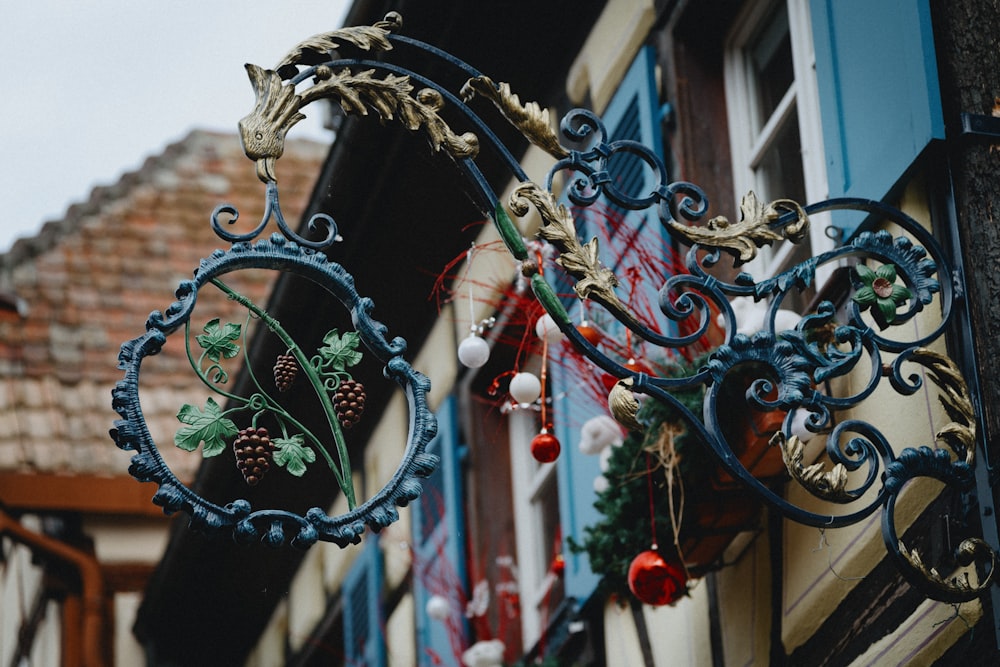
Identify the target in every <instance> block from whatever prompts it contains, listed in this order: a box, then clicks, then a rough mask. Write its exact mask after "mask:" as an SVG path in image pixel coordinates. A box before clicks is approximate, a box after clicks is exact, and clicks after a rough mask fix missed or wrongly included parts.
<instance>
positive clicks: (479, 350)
mask: <svg viewBox="0 0 1000 667" xmlns="http://www.w3.org/2000/svg"><path fill="white" fill-rule="evenodd" d="M458 360H459V361H461V362H462V365H463V366H465V367H466V368H482V367H483V366H484V365H486V362H487V361H489V360H490V344H489V343H487V342H486V341H485V340H483V339H482V338H480V337H479V336H477V335H476V334H469V336H468V338H466V339H465V340H463V341H462V342H461V343H459V345H458Z"/></svg>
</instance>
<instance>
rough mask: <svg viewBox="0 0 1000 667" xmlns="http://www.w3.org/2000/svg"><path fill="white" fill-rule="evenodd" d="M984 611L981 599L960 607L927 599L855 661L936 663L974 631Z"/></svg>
mask: <svg viewBox="0 0 1000 667" xmlns="http://www.w3.org/2000/svg"><path fill="white" fill-rule="evenodd" d="M982 615H983V608H982V605H980V604H979V601H978V600H974V601H972V602H968V603H966V604H963V605H960V606H959V608H958V609H955V608H954V607H953V606H951V605H948V604H944V603H942V602H935V601H934V600H925V601H924V602H923V604H921V605H920V606H919V607H917V610H916V611H915V612H914V613H913V614H912V615H911V616H910V617H909V618H907V619H906V620H905V621H903V622H902V623H901V624H900V625H899V627H898V628H896V630H895V632H893V633H892V634H889V635H886V636H885V637H883V638H882V639H881V640H879V641H877V642H876V643H874V644H872V646H871V648H869V649H868V650H867V651H865V653H864V654H862V655H861V656H859V657H858V658H857V660H855V661H854V662H852V663H851V664H852V665H857V666H858V667H861V666H864V667H890V666H892V667H897V666H898V667H904V666H905V667H916V666H917V665H933V664H935V663H936V661H937V660H938V659H939V658H940V657H941V656H942V655H944V654H945V652H946V651H947V650H948V649H949V648H951V647H952V646H954V645H955V643H956V642H957V641H959V640H960V639H961V638H962V637H963V635H966V634H967V633H969V632H971V631H972V627H973V626H974V625H976V623H978V622H979V620H980V619H981V618H982Z"/></svg>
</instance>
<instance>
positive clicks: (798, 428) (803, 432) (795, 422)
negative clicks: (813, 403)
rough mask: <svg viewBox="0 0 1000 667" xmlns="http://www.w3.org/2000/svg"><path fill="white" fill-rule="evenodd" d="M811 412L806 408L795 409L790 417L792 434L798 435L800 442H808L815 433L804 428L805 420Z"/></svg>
mask: <svg viewBox="0 0 1000 667" xmlns="http://www.w3.org/2000/svg"><path fill="white" fill-rule="evenodd" d="M811 414H812V413H811V412H809V411H808V410H796V411H795V416H794V417H792V435H795V436H798V438H799V440H801V441H802V442H809V441H810V440H812V439H813V438H814V437H815V436H816V434H815V433H813V432H812V431H810V430H809V429H807V428H806V420H807V419H809V415H811Z"/></svg>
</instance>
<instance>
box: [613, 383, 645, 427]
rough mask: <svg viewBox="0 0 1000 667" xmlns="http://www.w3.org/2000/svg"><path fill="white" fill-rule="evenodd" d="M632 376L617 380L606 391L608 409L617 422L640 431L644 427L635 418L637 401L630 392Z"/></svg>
mask: <svg viewBox="0 0 1000 667" xmlns="http://www.w3.org/2000/svg"><path fill="white" fill-rule="evenodd" d="M632 385H633V382H632V378H630V377H629V378H623V379H621V380H618V382H616V383H615V385H614V386H613V387H611V391H610V392H609V393H608V410H610V411H611V416H612V417H614V418H615V421H617V422H618V423H619V424H621V425H622V426H624V427H625V428H627V429H629V430H630V431H641V430H643V429H644V428H645V427H644V426H643V425H642V424H640V423H639V420H638V419H636V414H637V413H638V412H639V401H637V400H636V398H635V395H634V394H633V393H632Z"/></svg>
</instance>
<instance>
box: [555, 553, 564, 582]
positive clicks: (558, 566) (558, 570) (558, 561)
mask: <svg viewBox="0 0 1000 667" xmlns="http://www.w3.org/2000/svg"><path fill="white" fill-rule="evenodd" d="M551 569H552V574H554V575H556V576H557V577H561V576H562V575H563V572H565V571H566V559H565V558H563V555H562V554H556V557H555V558H553V559H552V568H551Z"/></svg>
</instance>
